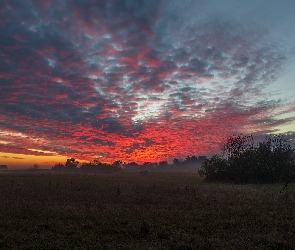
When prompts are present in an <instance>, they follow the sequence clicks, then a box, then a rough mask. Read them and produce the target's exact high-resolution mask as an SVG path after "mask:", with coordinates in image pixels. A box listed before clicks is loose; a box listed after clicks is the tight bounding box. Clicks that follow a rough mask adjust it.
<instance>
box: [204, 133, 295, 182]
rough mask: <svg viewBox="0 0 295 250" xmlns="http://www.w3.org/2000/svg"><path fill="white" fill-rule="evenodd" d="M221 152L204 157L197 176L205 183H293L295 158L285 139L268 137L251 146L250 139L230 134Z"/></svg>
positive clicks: (284, 137)
mask: <svg viewBox="0 0 295 250" xmlns="http://www.w3.org/2000/svg"><path fill="white" fill-rule="evenodd" d="M221 150H222V153H221V154H220V155H214V156H212V157H210V158H207V159H206V160H205V161H204V162H203V164H202V167H201V169H200V170H199V174H200V176H203V177H205V180H206V181H218V182H229V183H276V182H278V183H279V182H284V183H289V182H294V181H295V157H294V149H292V148H291V146H290V142H289V140H288V138H286V136H285V135H283V134H278V135H269V136H267V137H266V139H265V141H263V142H259V143H258V144H255V143H254V139H253V137H252V136H246V135H238V136H234V135H231V136H229V137H228V138H227V140H226V141H225V143H224V144H223V146H222V148H221Z"/></svg>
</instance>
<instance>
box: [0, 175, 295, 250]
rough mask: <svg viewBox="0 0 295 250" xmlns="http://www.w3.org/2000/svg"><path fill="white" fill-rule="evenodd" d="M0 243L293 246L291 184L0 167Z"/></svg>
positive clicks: (133, 246)
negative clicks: (286, 185) (18, 169)
mask: <svg viewBox="0 0 295 250" xmlns="http://www.w3.org/2000/svg"><path fill="white" fill-rule="evenodd" d="M0 200H1V203H0V249H294V248H295V186H294V185H289V186H288V187H287V188H284V185H281V184H280V185H279V184H276V185H263V186H259V185H255V186H254V185H224V184H212V183H210V184H208V183H204V182H203V181H202V180H201V179H200V178H199V177H198V174H197V173H166V172H149V173H148V174H147V175H140V174H139V173H138V172H134V173H117V174H88V175H87V174H81V173H80V174H77V173H76V174H75V173H73V174H56V173H49V172H39V173H37V172H36V173H29V172H13V171H11V172H2V173H0Z"/></svg>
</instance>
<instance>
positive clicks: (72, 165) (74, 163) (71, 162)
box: [65, 158, 79, 169]
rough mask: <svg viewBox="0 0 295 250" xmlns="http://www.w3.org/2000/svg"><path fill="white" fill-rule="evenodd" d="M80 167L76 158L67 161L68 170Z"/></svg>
mask: <svg viewBox="0 0 295 250" xmlns="http://www.w3.org/2000/svg"><path fill="white" fill-rule="evenodd" d="M78 165H79V162H78V161H76V160H75V158H70V159H67V161H66V164H65V167H66V168H67V169H76V168H77V167H78Z"/></svg>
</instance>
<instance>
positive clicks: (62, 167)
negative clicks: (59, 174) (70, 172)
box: [51, 163, 65, 171]
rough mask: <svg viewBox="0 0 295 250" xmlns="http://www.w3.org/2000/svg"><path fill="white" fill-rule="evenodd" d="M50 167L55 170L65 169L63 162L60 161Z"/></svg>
mask: <svg viewBox="0 0 295 250" xmlns="http://www.w3.org/2000/svg"><path fill="white" fill-rule="evenodd" d="M51 169H52V170H57V171H60V170H64V169H65V165H64V164H61V163H57V164H55V165H54V166H53V167H52V168H51Z"/></svg>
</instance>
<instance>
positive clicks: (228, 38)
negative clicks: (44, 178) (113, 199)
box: [0, 0, 295, 167]
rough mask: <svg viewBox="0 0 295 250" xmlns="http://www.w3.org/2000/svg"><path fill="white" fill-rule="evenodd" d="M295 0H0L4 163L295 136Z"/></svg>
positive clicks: (157, 153)
mask: <svg viewBox="0 0 295 250" xmlns="http://www.w3.org/2000/svg"><path fill="white" fill-rule="evenodd" d="M294 13H295V1H294V0H281V1H277V0H249V1H244V0H222V1H220V0H89V1H85V0H64V1H59V0H46V1H39V0H38V1H37V0H26V1H23V0H2V1H1V2H0V34H1V35H0V165H1V164H7V165H8V166H12V167H21V166H23V167H24V166H32V165H33V164H39V165H40V167H49V166H53V165H54V164H55V163H58V162H65V160H66V159H67V158H70V157H74V158H76V159H78V160H80V161H93V160H94V159H98V160H100V161H102V162H108V163H111V162H114V161H115V160H125V161H127V162H132V161H135V162H137V163H144V162H159V161H164V160H167V161H169V162H171V161H172V160H173V159H174V158H179V159H185V158H186V156H188V155H189V156H192V155H211V154H214V153H218V152H219V151H220V145H221V143H222V142H223V141H224V138H226V137H227V136H229V135H230V134H240V133H243V134H252V135H254V136H257V137H259V138H262V137H264V136H265V135H266V134H275V133H288V137H289V138H290V140H291V143H292V145H295V97H294V96H295V70H294V68H295V32H294V26H295V15H294Z"/></svg>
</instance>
